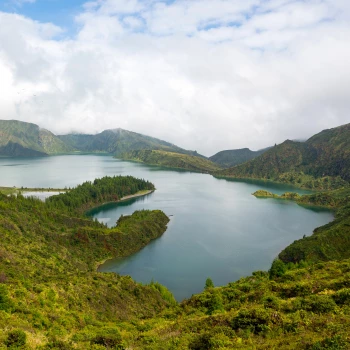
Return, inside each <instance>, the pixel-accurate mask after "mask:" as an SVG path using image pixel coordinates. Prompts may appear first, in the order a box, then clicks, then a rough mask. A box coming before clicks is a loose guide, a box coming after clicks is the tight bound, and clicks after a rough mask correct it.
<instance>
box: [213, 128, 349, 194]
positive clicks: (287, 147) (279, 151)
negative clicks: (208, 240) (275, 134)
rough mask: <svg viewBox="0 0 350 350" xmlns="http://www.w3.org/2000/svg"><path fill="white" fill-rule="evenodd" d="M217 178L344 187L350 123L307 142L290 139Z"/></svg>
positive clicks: (227, 170)
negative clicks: (254, 179)
mask: <svg viewBox="0 0 350 350" xmlns="http://www.w3.org/2000/svg"><path fill="white" fill-rule="evenodd" d="M215 175H217V176H224V177H225V176H226V177H235V178H256V179H267V180H272V181H277V182H282V183H292V184H294V185H297V186H299V187H305V188H312V189H318V190H323V189H334V188H341V187H343V186H344V185H345V184H346V182H348V181H349V180H350V177H349V176H350V124H346V125H343V126H340V127H338V128H334V129H330V130H325V131H322V132H321V133H319V134H317V135H315V136H313V137H312V138H310V139H309V140H307V141H306V142H304V143H301V142H294V141H289V140H287V141H285V142H284V143H282V144H280V145H278V146H275V147H273V148H271V149H270V150H268V151H267V152H265V153H264V154H262V155H260V156H259V157H257V158H255V159H253V160H251V161H248V162H247V163H244V164H241V165H238V166H235V167H233V168H229V169H225V170H222V171H219V172H217V173H216V174H215Z"/></svg>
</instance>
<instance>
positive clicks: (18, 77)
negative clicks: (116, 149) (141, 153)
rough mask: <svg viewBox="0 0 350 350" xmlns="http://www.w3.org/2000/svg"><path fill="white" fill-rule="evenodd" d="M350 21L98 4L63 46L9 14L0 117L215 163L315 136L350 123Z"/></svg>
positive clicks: (339, 11)
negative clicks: (139, 142)
mask: <svg viewBox="0 0 350 350" xmlns="http://www.w3.org/2000/svg"><path fill="white" fill-rule="evenodd" d="M349 19H350V7H349V3H348V2H347V1H345V0H333V1H330V0H324V1H321V0H310V1H308V2H305V1H301V0H288V1H287V0H270V1H263V2H261V1H260V0H248V1H238V0H230V1H225V0H210V1H209V0H202V1H199V0H192V1H185V0H177V1H173V2H172V3H170V4H166V3H165V2H161V1H158V0H143V1H141V0H140V1H137V0H118V1H117V0H114V1H112V0H106V1H103V0H99V1H92V2H90V3H87V4H86V5H85V10H84V12H83V13H81V14H79V15H78V16H77V17H76V21H77V23H78V24H79V25H80V29H79V31H78V33H77V35H76V37H75V38H74V39H68V38H67V39H62V35H63V32H62V30H61V29H60V28H58V27H56V26H54V25H52V24H43V23H38V22H35V21H33V20H31V19H28V18H23V17H21V16H18V15H13V14H5V13H0V76H1V86H0V118H2V119H20V120H24V121H30V122H35V123H37V124H40V125H41V126H42V127H45V128H48V129H50V130H52V131H54V132H56V133H65V132H69V131H71V130H75V131H82V132H98V131H102V130H103V129H107V128H116V127H122V128H126V129H129V130H133V131H137V132H141V133H144V134H148V135H152V136H155V137H159V138H162V139H166V140H168V141H170V142H173V143H175V144H178V145H179V146H182V147H185V148H190V149H196V150H197V151H199V152H202V153H204V154H206V155H211V154H213V153H215V152H216V151H219V150H222V149H230V148H241V147H251V148H253V149H258V148H261V147H265V146H268V145H271V144H274V143H275V142H277V143H278V142H282V141H283V140H284V139H286V138H303V137H307V136H310V135H312V134H313V133H316V132H318V131H320V130H321V129H324V128H328V127H334V126H337V125H340V124H344V123H347V122H349V120H350V118H349V112H348V111H349V110H350V92H349V89H348V86H349V84H350V48H349V45H348V38H349V37H350V25H349ZM57 35H60V40H57V39H55V38H56V37H57Z"/></svg>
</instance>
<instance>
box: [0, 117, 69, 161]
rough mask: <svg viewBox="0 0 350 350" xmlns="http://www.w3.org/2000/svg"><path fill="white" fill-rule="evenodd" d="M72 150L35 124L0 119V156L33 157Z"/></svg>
mask: <svg viewBox="0 0 350 350" xmlns="http://www.w3.org/2000/svg"><path fill="white" fill-rule="evenodd" d="M72 151H73V148H72V147H70V146H68V145H66V144H65V143H64V142H63V141H61V140H60V139H59V138H58V137H57V136H55V135H54V134H53V133H51V132H50V131H48V130H46V129H41V128H39V126H38V125H36V124H32V123H25V122H20V121H17V120H0V156H11V157H18V156H26V157H31V156H34V157H35V156H46V155H49V154H59V153H68V152H72Z"/></svg>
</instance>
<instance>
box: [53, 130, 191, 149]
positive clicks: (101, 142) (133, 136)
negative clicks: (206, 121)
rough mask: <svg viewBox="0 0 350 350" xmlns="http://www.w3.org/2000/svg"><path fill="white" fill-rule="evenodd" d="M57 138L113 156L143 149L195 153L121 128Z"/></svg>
mask: <svg viewBox="0 0 350 350" xmlns="http://www.w3.org/2000/svg"><path fill="white" fill-rule="evenodd" d="M59 138H60V139H61V140H62V141H63V142H65V143H66V144H68V145H70V146H71V147H73V148H75V149H77V150H79V151H81V152H107V153H112V154H114V155H115V156H120V155H121V154H123V153H125V152H129V151H134V150H143V149H154V150H163V151H171V152H178V153H184V154H196V152H193V151H187V150H184V149H182V148H180V147H177V146H175V145H173V144H171V143H169V142H166V141H163V140H159V139H156V138H154V137H150V136H146V135H142V134H138V133H136V132H132V131H128V130H123V129H113V130H105V131H103V132H101V133H99V134H97V135H84V134H69V135H60V136H59Z"/></svg>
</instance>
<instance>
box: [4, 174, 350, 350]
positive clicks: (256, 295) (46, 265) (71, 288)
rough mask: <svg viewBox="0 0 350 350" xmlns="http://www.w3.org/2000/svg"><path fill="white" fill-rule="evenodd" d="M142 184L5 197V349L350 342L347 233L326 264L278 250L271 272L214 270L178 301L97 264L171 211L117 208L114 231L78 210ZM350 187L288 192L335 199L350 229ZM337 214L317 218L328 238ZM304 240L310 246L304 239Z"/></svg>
mask: <svg viewBox="0 0 350 350" xmlns="http://www.w3.org/2000/svg"><path fill="white" fill-rule="evenodd" d="M140 188H154V186H153V185H152V184H150V183H149V182H147V181H144V180H137V179H134V178H132V177H114V178H108V177H106V178H103V179H99V180H96V181H94V182H87V183H84V184H83V185H80V186H78V187H77V188H75V189H72V190H70V191H69V192H68V193H66V194H62V195H59V196H54V197H51V199H50V200H47V202H46V203H43V202H41V201H39V200H36V199H34V198H24V197H23V196H21V195H20V194H19V195H18V196H17V197H14V196H9V197H8V196H4V195H0V240H1V247H0V328H1V329H4V330H5V331H4V332H2V333H0V349H1V348H3V349H6V348H9V349H11V348H23V349H91V350H93V349H94V350H96V349H131V348H132V349H140V350H141V349H249V348H251V349H273V348H281V349H305V350H309V349H314V350H316V349H347V348H349V347H350V337H349V334H350V322H349V319H350V284H349V281H350V260H349V259H348V260H346V259H344V258H346V256H348V255H347V254H348V253H347V252H346V251H350V249H349V246H348V247H347V248H346V247H345V246H344V241H342V243H341V244H339V245H333V248H332V249H329V251H330V252H332V251H335V250H339V249H340V248H341V247H345V248H344V249H343V251H342V252H343V255H337V256H335V257H334V256H329V257H328V258H327V259H326V260H330V261H327V262H324V261H323V262H321V263H316V264H315V261H320V260H322V259H318V260H317V259H314V256H315V255H307V254H304V255H303V259H292V260H288V259H284V257H283V253H281V255H280V257H279V259H276V260H275V261H274V262H273V264H272V266H271V269H270V271H269V272H263V271H257V272H254V273H253V274H252V276H250V277H246V278H242V279H240V280H239V281H237V282H232V283H229V284H228V285H226V286H223V287H214V284H213V281H212V280H211V278H207V280H206V281H205V286H204V290H203V292H202V293H200V294H197V295H193V296H192V297H191V298H190V299H188V300H184V301H183V302H182V303H180V304H178V303H177V302H176V301H175V299H174V297H173V296H172V294H171V293H170V292H169V291H168V290H167V289H166V288H165V287H164V286H162V285H160V284H159V283H157V282H153V281H152V282H151V283H150V285H142V284H138V283H135V282H134V281H132V279H131V278H130V277H129V276H119V275H116V274H113V273H98V272H96V267H97V266H98V264H99V263H100V262H101V261H104V260H105V259H108V258H110V257H118V256H119V257H122V256H126V255H130V254H132V253H133V252H135V251H137V250H138V249H140V248H142V247H143V246H144V245H146V244H147V243H148V242H149V241H150V240H151V239H154V238H156V237H159V235H161V234H162V233H163V232H164V231H165V229H166V224H167V223H168V220H169V219H168V218H167V217H166V216H165V215H164V214H163V213H162V212H161V211H159V210H155V211H139V212H135V213H134V214H132V215H131V216H122V217H120V219H119V220H118V222H117V226H116V227H114V228H111V229H108V228H106V227H105V226H104V225H103V224H100V223H98V222H97V221H93V220H91V219H89V218H87V217H85V216H84V215H83V214H82V210H83V209H85V208H86V207H87V206H89V205H95V204H96V203H98V202H99V201H105V200H109V199H111V198H112V197H110V196H112V195H113V193H117V197H115V198H114V199H117V198H120V197H122V196H125V195H127V194H130V193H134V192H136V193H137V191H139V190H140ZM261 193H262V194H266V192H261ZM349 195H350V189H349V188H345V189H342V190H336V191H330V192H325V193H315V194H312V195H305V196H301V197H300V198H296V197H295V196H293V194H288V195H287V197H288V198H293V199H294V200H297V201H298V202H299V201H300V202H302V203H303V205H304V202H305V203H308V204H310V203H313V204H316V205H320V203H323V204H326V205H327V206H329V207H332V208H336V209H337V218H336V220H335V221H334V223H335V225H336V226H338V233H341V232H343V231H342V230H347V228H346V224H348V226H349V227H350V223H349V217H350V216H349V212H348V211H347V210H348V203H349ZM101 196H102V197H101ZM281 197H282V196H281ZM112 199H113V198H112ZM334 223H330V224H328V225H325V226H324V227H323V228H321V230H323V231H324V236H325V237H326V236H327V235H329V234H330V232H331V231H332V230H333V229H334V228H332V227H333V224H334ZM318 230H320V229H317V230H316V231H318ZM344 232H345V234H344V237H345V236H350V235H349V233H350V232H349V231H348V230H347V231H344ZM317 234H318V233H317ZM333 238H334V237H333ZM333 238H331V239H329V242H332V240H333ZM301 241H302V242H306V241H307V238H304V239H303V240H301ZM317 244H318V243H317ZM332 244H333V243H332ZM337 244H338V243H337ZM300 247H302V249H304V250H305V251H307V252H308V251H309V245H307V244H306V245H305V246H303V245H300ZM300 247H298V248H300ZM305 247H306V248H305ZM314 247H318V245H314ZM287 249H288V248H287ZM293 251H294V250H293ZM348 257H349V256H348ZM335 259H336V260H335ZM290 261H293V262H290ZM203 282H204V281H203Z"/></svg>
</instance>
